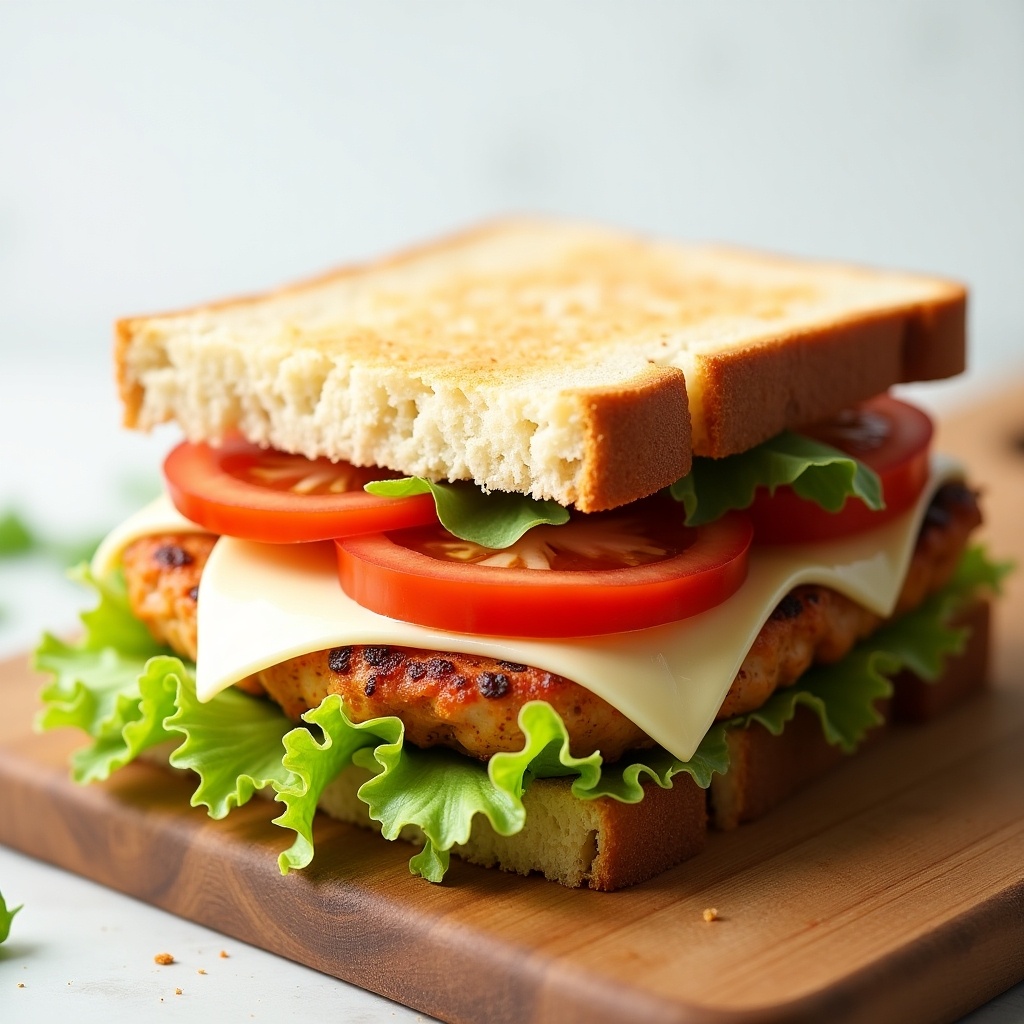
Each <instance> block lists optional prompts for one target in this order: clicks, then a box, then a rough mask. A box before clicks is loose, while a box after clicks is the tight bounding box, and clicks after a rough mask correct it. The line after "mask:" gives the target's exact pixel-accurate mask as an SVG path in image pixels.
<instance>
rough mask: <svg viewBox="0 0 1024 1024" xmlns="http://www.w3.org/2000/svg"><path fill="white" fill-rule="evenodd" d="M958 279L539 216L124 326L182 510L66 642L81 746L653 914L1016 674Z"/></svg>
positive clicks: (442, 856)
mask: <svg viewBox="0 0 1024 1024" xmlns="http://www.w3.org/2000/svg"><path fill="white" fill-rule="evenodd" d="M965 306H966V295H965V291H964V289H963V287H962V286H960V285H958V284H956V283H953V282H949V281H945V280H940V279H937V278H931V277H924V276H920V275H914V274H905V273H895V272H889V271H876V270H868V269H864V268H859V267H851V266H844V265H836V264H828V263H819V262H811V261H806V260H797V259H792V258H784V257H776V256H768V255H765V254H761V253H754V252H748V251H744V250H738V249H731V248H727V247H719V246H706V245H681V244H676V243H669V242H661V241H652V240H649V239H643V238H636V237H633V236H631V235H626V234H622V233H618V232H614V231H610V230H606V229H601V228H596V227H589V226H584V225H578V224H571V223H564V222H556V221H544V220H511V221H501V222H496V223H492V224H488V225H485V226H483V227H481V228H478V229H476V230H473V231H469V232H466V233H463V234H461V235H458V236H455V237H452V238H449V239H445V240H442V241H440V242H436V243H433V244H431V245H427V246H424V247H421V248H419V249H416V250H412V251H410V252H407V253H404V254H401V255H398V256H396V257H393V258H391V259H387V260H383V261H379V262H376V263H372V264H369V265H367V266H362V267H354V268H345V269H342V270H340V271H335V272H333V273H330V274H327V275H325V276H323V277H320V278H318V279H316V280H313V281H309V282H305V283H302V284H299V285H294V286H290V287H287V288H283V289H281V290H278V291H273V292H269V293H266V294H263V295H258V296H254V297H249V298H244V299H237V300H231V301H226V302H220V303H216V304H212V305H207V306H203V307H199V308H196V309H191V310H186V311H182V312H176V313H170V314H163V315H157V316H146V317H133V318H129V319H125V320H122V321H120V322H119V323H118V324H117V328H116V343H115V344H116V350H115V359H116V365H117V376H118V384H119V389H120V395H121V398H122V401H123V405H124V418H125V423H126V425H127V426H129V427H132V428H137V429H143V430H149V429H152V428H154V427H156V426H158V425H159V424H162V423H165V422H173V423H176V424H177V425H178V427H179V428H180V430H181V432H182V434H183V440H181V441H180V443H178V444H176V445H175V446H174V447H173V449H172V450H171V451H170V452H169V454H168V457H167V460H166V462H165V464H164V479H165V484H166V493H165V495H164V496H162V497H161V498H159V499H158V500H157V501H156V502H154V503H153V504H152V505H150V506H148V507H147V508H145V509H143V510H141V511H140V512H139V513H138V514H137V515H135V516H133V517H131V518H130V519H129V520H128V521H127V522H126V523H124V524H122V525H121V526H119V527H117V528H115V530H114V531H112V533H111V534H110V535H109V536H108V537H107V539H106V540H105V541H104V542H103V544H101V546H100V548H99V550H98V551H97V553H96V555H95V557H94V558H93V560H92V563H91V566H89V567H83V568H82V569H81V570H79V573H78V575H79V577H80V578H81V579H82V580H83V582H85V583H86V584H87V585H89V586H91V587H92V588H94V589H95V590H96V591H97V593H98V595H99V602H98V604H97V606H96V607H95V608H94V609H93V610H92V611H90V612H88V613H86V614H85V615H83V620H84V623H85V627H86V628H85V635H84V637H82V638H81V639H80V640H79V641H78V642H76V643H65V642H63V641H61V640H58V639H56V638H54V637H52V636H47V637H45V638H44V640H43V643H42V644H41V646H40V648H39V650H38V652H37V655H36V663H37V665H38V667H39V668H40V669H41V670H43V671H45V672H47V673H49V674H50V676H51V679H50V682H49V683H48V685H47V686H46V688H45V690H44V693H43V700H44V709H43V711H42V713H41V716H40V722H41V724H42V726H43V727H44V728H49V727H57V726H64V725H75V726H77V727H79V728H81V729H83V730H84V731H85V732H86V733H88V735H89V736H90V740H91V742H90V744H89V745H88V746H87V747H85V748H84V749H83V750H81V751H79V752H78V753H77V754H76V756H75V759H74V763H73V767H72V770H73V773H74V775H75V777H76V778H77V779H79V780H81V781H83V782H84V781H94V780H97V779H103V778H105V777H106V776H108V775H109V774H110V772H112V771H115V770H118V769H121V768H123V767H124V766H125V765H127V764H128V763H129V762H130V761H132V760H133V759H134V758H136V757H140V756H142V757H154V756H155V757H161V758H164V759H165V760H167V761H169V763H170V765H171V766H172V767H174V768H176V769H179V770H184V771H190V772H192V773H194V776H195V780H196V790H195V794H194V796H193V804H195V805H201V806H204V807H206V808H207V810H208V812H209V813H210V814H211V815H213V816H214V817H222V816H223V815H225V814H227V813H228V812H229V811H230V810H231V808H232V807H235V806H238V805H240V804H242V803H245V802H246V801H247V800H249V799H250V798H252V797H253V796H254V795H255V794H257V793H262V794H263V795H268V796H272V797H273V798H274V799H276V800H278V801H279V802H281V803H282V804H283V805H284V810H283V812H282V813H281V814H280V816H279V817H278V818H277V819H276V822H277V823H278V824H280V825H281V826H282V827H283V828H284V829H285V830H287V831H288V832H289V833H291V835H292V843H291V846H289V847H288V848H287V849H285V850H284V851H283V852H282V853H281V856H280V865H281V869H282V871H285V872H287V871H289V870H292V869H295V868H302V867H304V866H305V865H307V864H308V863H309V862H310V859H311V858H312V857H313V855H314V852H315V851H314V844H315V839H316V837H315V827H314V826H315V821H316V816H317V815H318V814H319V813H322V812H325V813H327V814H331V815H334V816H335V817H339V818H342V819H344V820H347V821H350V822H353V823H355V824H362V825H369V826H371V827H375V828H377V829H378V830H379V831H380V832H381V834H382V836H383V838H384V839H387V840H397V839H404V840H408V841H410V842H412V843H413V844H415V847H416V849H415V852H414V855H413V856H412V859H411V861H410V868H411V871H412V872H413V873H414V874H416V875H420V876H423V877H424V878H426V879H429V880H431V881H435V882H436V881H440V880H441V879H442V878H443V877H444V875H445V872H446V870H447V869H448V866H449V860H450V857H451V855H452V854H453V853H454V854H455V855H457V856H459V857H461V858H463V859H465V860H469V861H472V862H475V863H478V864H482V865H486V866H491V867H499V868H503V869H505V870H511V871H517V872H520V873H524V874H526V873H530V872H539V873H541V874H543V875H544V876H546V877H547V878H550V879H553V880H556V881H559V882H561V883H563V884H565V885H569V886H589V887H591V888H595V889H603V890H608V889H615V888H619V887H622V886H626V885H632V884H635V883H637V882H640V881H643V880H645V879H647V878H650V877H651V876H653V875H655V874H657V873H659V872H661V871H664V870H666V869H667V868H670V867H672V866H674V865H675V864H678V863H680V862H681V861H683V860H685V859H687V858H688V857H691V856H693V855H695V854H697V853H699V851H700V850H701V848H702V847H703V845H704V843H705V841H706V835H707V829H708V827H709V824H710V826H711V827H718V828H733V827H736V826H737V825H739V824H740V823H742V822H743V821H747V820H751V819H752V818H755V817H758V816H759V815H761V814H763V813H766V812H767V811H768V810H769V809H770V807H771V806H772V805H774V804H775V803H777V802H778V801H779V800H781V799H783V798H784V797H785V796H787V795H788V794H790V793H791V792H793V791H794V790H796V789H797V788H799V787H800V786H802V785H805V784H807V783H809V782H811V781H813V779H814V778H816V777H817V776H818V775H819V774H821V772H823V771H824V770H825V769H826V768H827V767H829V766H830V765H832V764H834V763H836V762H837V761H838V760H840V759H841V758H843V757H845V756H846V755H848V754H851V753H854V752H855V751H856V750H857V749H858V748H859V747H860V746H861V745H863V744H864V743H865V742H868V741H871V740H872V739H874V738H875V737H877V736H878V735H879V734H880V733H882V732H884V729H885V727H886V724H887V722H888V721H890V720H892V719H896V718H908V717H909V718H926V717H929V716H931V715H932V714H935V713H939V712H940V711H941V710H943V709H944V707H945V706H946V705H948V704H949V703H950V702H952V701H953V700H955V699H958V698H959V697H961V696H963V695H964V694H966V693H968V692H970V691H972V690H973V689H975V688H977V687H978V686H980V685H982V683H983V681H984V676H985V667H984V666H985V654H986V650H987V621H988V620H987V604H986V600H985V598H986V595H987V594H988V593H990V592H992V591H993V590H994V589H995V588H997V586H998V582H999V578H1000V575H1001V572H1002V571H1003V570H1002V569H1001V567H999V566H997V565H995V564H993V563H992V562H991V561H990V560H989V559H988V558H987V557H986V555H985V554H984V552H983V551H981V550H980V549H979V548H977V547H975V546H973V545H972V544H971V541H970V537H971V534H972V533H973V531H974V530H975V529H976V528H977V527H978V525H979V524H980V522H981V513H980V510H979V506H978V499H977V495H976V493H975V492H974V491H973V490H972V489H971V487H970V484H969V481H968V480H967V478H966V476H965V470H964V468H963V467H962V466H959V465H957V464H955V463H954V462H952V461H951V460H949V459H944V458H943V457H942V456H941V455H940V454H936V453H934V452H932V451H931V445H930V442H931V434H932V427H931V421H930V420H929V418H928V416H927V415H926V414H925V413H924V412H923V411H921V410H920V409H917V408H915V407H914V406H912V405H910V404H908V403H906V402H903V401H901V400H899V399H898V398H896V397H894V396H893V395H892V394H891V393H890V392H891V389H892V388H893V387H894V386H897V385H899V384H901V383H904V382H908V381H920V380H929V379H936V378H941V377H948V376H951V375H953V374H956V373H959V372H960V371H961V370H962V369H963V365H964V349H965Z"/></svg>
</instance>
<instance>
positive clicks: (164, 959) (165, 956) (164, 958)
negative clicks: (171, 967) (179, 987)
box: [153, 953, 174, 967]
mask: <svg viewBox="0 0 1024 1024" xmlns="http://www.w3.org/2000/svg"><path fill="white" fill-rule="evenodd" d="M153 963H155V964H160V965H161V966H163V967H166V966H167V965H168V964H173V963H174V957H173V956H172V955H171V954H170V953H157V955H156V956H155V957H153Z"/></svg>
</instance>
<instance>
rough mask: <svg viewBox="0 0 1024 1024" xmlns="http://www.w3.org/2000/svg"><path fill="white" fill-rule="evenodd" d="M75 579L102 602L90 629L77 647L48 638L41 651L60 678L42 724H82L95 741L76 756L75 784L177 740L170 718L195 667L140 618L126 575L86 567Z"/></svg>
mask: <svg viewBox="0 0 1024 1024" xmlns="http://www.w3.org/2000/svg"><path fill="white" fill-rule="evenodd" d="M71 575H72V577H73V578H75V579H77V580H78V581H79V582H81V583H83V584H84V585H86V586H87V587H90V588H91V589H93V590H94V591H96V593H97V595H98V596H99V601H98V603H97V605H96V607H95V608H93V609H92V610H90V611H87V612H84V613H83V614H82V616H81V619H82V623H83V625H84V626H85V632H84V634H83V636H82V638H81V639H80V640H79V641H78V642H77V643H74V644H68V643H65V642H64V641H63V640H59V639H58V638H56V637H54V636H52V635H50V634H46V635H44V637H43V639H42V642H41V643H40V645H39V647H38V648H37V649H36V653H35V659H34V665H35V667H36V668H37V669H38V670H40V671H42V672H48V673H49V674H50V675H51V677H52V679H51V681H50V683H49V684H48V685H47V686H46V687H45V688H44V690H43V693H42V700H43V710H42V711H41V712H40V715H39V717H38V718H37V727H38V728H40V729H56V728H59V727H61V726H74V727H76V728H78V729H81V730H82V731H83V732H85V733H86V734H87V735H88V736H90V737H91V738H92V739H93V741H94V742H93V744H92V746H90V747H87V748H85V749H84V750H81V751H78V752H77V753H76V754H75V755H74V757H73V759H72V775H73V777H74V778H75V780H76V781H78V782H90V781H93V780H95V779H104V778H107V776H109V774H110V773H111V772H112V771H115V770H116V769H117V768H120V767H122V766H123V765H125V764H127V763H128V762H129V761H130V760H132V759H133V758H134V757H135V756H136V755H137V754H138V753H139V752H140V751H141V750H144V749H145V748H146V747H150V746H154V745H155V744H157V743H162V742H164V741H165V740H167V739H170V738H171V736H170V734H169V733H168V732H167V731H166V730H165V729H164V728H163V719H164V717H165V716H166V715H168V714H170V713H171V712H173V710H174V707H175V701H176V691H177V686H178V681H179V679H180V678H181V677H182V676H186V675H190V672H191V670H190V669H189V668H188V667H187V666H185V665H184V664H183V663H182V662H181V660H180V659H179V658H176V657H173V656H171V655H169V654H167V653H166V648H163V647H161V646H160V645H159V644H157V643H155V642H154V640H153V639H152V637H151V636H150V635H149V631H148V630H147V629H146V627H145V626H144V625H143V624H142V623H141V622H139V621H138V619H136V618H135V617H134V616H133V615H132V613H131V609H130V607H129V605H128V598H127V595H126V593H125V589H124V583H123V581H122V580H121V579H120V578H119V577H116V576H115V577H111V578H110V579H105V580H102V581H100V580H97V579H95V578H94V577H93V576H92V574H91V573H90V572H89V570H88V568H86V567H84V566H80V567H79V568H78V569H75V570H73V572H72V574H71Z"/></svg>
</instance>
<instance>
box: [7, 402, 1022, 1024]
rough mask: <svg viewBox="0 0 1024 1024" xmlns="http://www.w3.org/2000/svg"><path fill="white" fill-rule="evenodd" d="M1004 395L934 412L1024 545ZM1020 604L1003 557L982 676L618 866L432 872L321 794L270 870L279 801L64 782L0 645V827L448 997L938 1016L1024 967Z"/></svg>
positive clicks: (316, 958) (299, 949)
mask: <svg viewBox="0 0 1024 1024" xmlns="http://www.w3.org/2000/svg"><path fill="white" fill-rule="evenodd" d="M1018 410H1024V389H1018V390H1016V391H1013V392H1008V393H1007V394H1006V395H1004V396H1002V397H1001V398H1000V399H998V400H994V401H991V402H989V403H987V404H986V405H985V407H984V408H982V409H980V410H976V411H972V412H970V413H968V414H965V415H964V416H963V417H962V418H961V419H960V420H959V421H958V422H956V423H954V424H951V425H949V426H948V427H947V428H946V429H944V430H943V431H942V434H943V436H944V439H945V447H946V448H947V449H953V450H955V451H956V452H957V453H958V454H961V455H963V456H964V457H966V458H968V459H969V460H970V462H971V463H972V466H973V467H975V469H974V470H972V479H978V480H979V481H980V482H981V483H982V485H983V486H984V487H985V490H986V496H985V504H986V507H987V509H988V525H987V527H986V529H987V531H988V533H989V535H990V538H991V542H992V546H993V547H994V548H995V550H997V551H998V552H999V553H1001V554H1009V555H1014V556H1015V557H1017V558H1019V559H1024V537H1022V531H1021V529H1020V526H1019V520H1020V510H1021V509H1022V508H1024V449H1019V448H1017V447H1016V446H1015V444H1014V442H1013V440H1012V439H1011V438H1012V437H1013V436H1015V435H1016V434H1017V433H1019V434H1021V435H1024V414H1019V413H1018ZM1022 612H1024V589H1022V581H1021V579H1020V574H1018V577H1017V578H1015V579H1014V580H1013V581H1012V582H1011V584H1010V587H1009V588H1008V593H1007V597H1006V600H1005V601H1004V602H1002V603H1001V605H1000V606H999V607H998V608H997V626H996V629H997V636H998V637H999V643H998V644H997V648H996V652H995V659H994V661H995V669H994V671H995V686H994V688H993V690H992V692H991V693H990V694H987V695H985V696H984V697H982V698H979V699H976V700H972V701H970V702H969V703H968V704H966V705H964V706H962V707H960V708H959V709H957V710H955V711H954V712H953V713H951V714H950V715H948V716H946V717H945V718H943V719H941V720H939V721H936V722H933V723H931V724H928V725H924V726H917V727H904V728H896V729H894V730H892V733H891V734H890V735H889V736H887V737H886V738H885V740H884V741H883V742H880V743H879V744H877V745H876V746H874V747H873V748H872V749H869V750H866V751H865V752H864V753H863V754H861V755H860V756H858V757H857V758H854V759H851V760H850V761H849V762H846V763H844V764H842V765H840V766H839V768H837V769H836V770H835V771H834V772H833V773H832V774H831V775H830V776H828V777H827V778H826V779H824V780H822V782H820V783H819V784H816V785H815V786H813V787H811V788H810V789H808V790H805V791H804V792H803V793H801V794H799V795H798V796H796V797H794V798H793V799H791V800H790V801H788V802H787V803H786V804H784V805H782V806H781V807H779V808H777V809H776V810H775V811H773V812H772V813H771V814H770V815H769V816H768V817H767V818H766V819H763V820H761V821H759V822H756V823H754V824H751V825H746V826H743V827H742V828H740V829H738V830H736V831H735V832H731V833H716V834H713V835H712V836H711V837H710V840H709V843H708V848H707V849H706V851H705V852H704V854H702V855H701V856H700V857H698V858H696V859H695V860H692V861H690V862H688V863H686V864H683V865H681V866H680V867H679V868H676V869H674V870H672V871H669V872H667V873H666V874H663V875H661V876H659V877H658V878H655V879H653V880H652V881H650V882H648V883H645V884H643V885H640V886H637V887H635V888H633V889H629V890H625V891H622V892H616V893H610V894H607V893H595V892H589V891H570V890H565V889H563V888H561V887H560V886H557V885H552V884H549V883H546V882H544V881H542V880H537V879H532V878H529V879H524V878H519V877H516V876H508V875H503V874H501V873H499V872H494V871H486V870H483V869H478V868H474V867H472V866H470V865H465V864H461V863H453V868H452V870H451V872H450V874H449V877H448V880H447V881H446V882H445V884H444V885H441V886H431V885H429V884H427V883H424V882H422V881H421V880H418V879H414V878H411V877H410V876H409V874H408V871H407V867H406V861H407V859H408V855H409V850H408V848H407V847H403V846H402V845H401V844H391V843H385V842H383V841H381V840H379V839H378V838H377V837H375V836H373V835H371V834H370V833H367V832H363V831H361V830H359V829H355V828H351V827H349V826H345V825H341V824H340V823H337V822H331V821H327V820H324V821H321V822H319V824H318V827H317V828H318V836H317V858H316V860H315V862H314V864H313V866H312V867H311V868H310V869H308V870H307V871H305V872H300V873H293V874H291V875H289V876H288V877H282V876H280V875H279V874H278V872H277V867H276V863H275V860H276V853H277V852H278V850H279V849H280V848H281V847H282V846H284V845H286V843H287V840H286V839H285V838H284V836H283V833H281V832H280V830H278V829H277V828H276V827H274V826H272V825H271V824H270V818H272V817H273V816H274V815H275V813H276V809H275V807H274V806H273V805H269V804H265V803H263V802H262V801H254V802H253V803H252V804H250V805H248V806H246V807H244V808H242V809H240V810H239V811H237V812H235V813H233V814H232V816H231V817H230V818H228V819H226V820H225V821H223V822H214V821H211V820H210V819H208V818H207V817H206V816H205V814H204V813H203V812H201V811H199V810H193V809H190V808H189V807H188V794H189V786H188V784H187V782H186V781H185V780H184V779H181V778H178V777H176V776H175V775H173V774H171V773H169V772H166V771H164V770H162V769H159V768H157V767H154V766H151V765H146V764H137V765H132V766H130V768H129V769H126V770H125V771H123V772H121V773H119V774H118V775H117V776H115V778H114V779H112V780H111V781H110V782H109V783H107V784H103V785H95V786H90V787H85V788H82V787H77V786H74V785H72V784H71V783H70V782H69V781H68V778H67V769H66V762H67V756H68V753H69V751H70V750H71V749H73V747H74V746H75V745H76V743H77V742H78V740H77V738H76V737H75V736H74V735H73V734H67V733H51V734H47V735H43V736H37V735H34V734H33V733H32V731H31V728H30V721H31V718H32V714H33V710H34V703H35V690H36V689H37V685H38V683H37V681H36V680H34V679H33V678H32V676H31V673H30V672H29V670H28V669H27V667H26V666H25V665H24V662H23V660H16V661H13V662H8V663H6V664H5V665H3V666H0V691H2V693H3V698H4V707H5V714H4V716H3V718H2V720H0V841H2V842H4V843H6V844H7V845H9V846H11V847H13V848H15V849H19V850H22V851H24V852H26V853H28V854H30V855H32V856H35V857H38V858H41V859H43V860H47V861H50V862H52V863H54V864H57V865H59V866H61V867H64V868H66V869H68V870H71V871H75V872H77V873H79V874H82V875H84V876H85V877H88V878H91V879H94V880H96V881H99V882H101V883H102V884H104V885H107V886H110V887H111V888H114V889H118V890H120V891H122V892H126V893H129V894H130V895H133V896H136V897H138V898H140V899H143V900H146V901H147V902H150V903H153V904H155V905H157V906H160V907H163V908H165V909H167V910H170V911H172V912H174V913H177V914H180V915H182V916H185V917H188V918H190V919H192V920H195V921H198V922H201V923H202V924H205V925H208V926H210V927H213V928H216V929H218V930H220V931H221V932H224V933H226V934H229V935H232V936H235V937H238V938H240V939H243V940H245V941H248V942H252V943H254V944H256V945H258V946H261V947H263V948H265V949H269V950H271V951H273V952H276V953H279V954H281V955H282V956H286V957H289V958H291V959H293V960H297V961H300V962H302V963H305V964H308V965H310V966H312V967H315V968H317V969H319V970H321V971H324V972H326V973H328V974H332V975H334V976H336V977H339V978H344V979H346V980H348V981H352V982H354V983H356V984H358V985H361V986H363V987H365V988H368V989H371V990H373V991H375V992H379V993H381V994H382V995H385V996H388V997H390V998H392V999H396V1000H399V1001H401V1002H403V1003H407V1004H408V1005H410V1006H413V1007H416V1008H418V1009H421V1010H423V1011H425V1012H427V1013H431V1014H434V1015H435V1016H438V1017H441V1018H443V1019H445V1020H450V1021H454V1022H470V1021H482V1020H487V1021H495V1022H508V1024H511V1022H522V1021H529V1022H540V1021H555V1020H557V1021H558V1022H559V1024H573V1022H576V1021H579V1022H583V1021H587V1022H598V1024H600V1022H612V1021H622V1020H649V1021H655V1022H679V1024H682V1022H714V1024H724V1022H735V1024H752V1022H761V1021H770V1020H792V1021H821V1020H829V1021H837V1022H841V1021H871V1022H881V1021H899V1022H908V1021H911V1022H912V1021H942V1020H953V1019H955V1018H956V1017H957V1016H959V1015H961V1014H962V1013H964V1012H966V1011H967V1010H968V1009H970V1008H971V1007H973V1006H975V1005H977V1004H979V1003H981V1002H983V1001H985V1000H986V999H989V998H991V996H993V995H995V994H996V993H998V992H1000V991H1002V990H1003V989H1005V988H1007V987H1008V986H1009V985H1011V984H1013V983H1015V982H1016V981H1018V980H1020V979H1021V977H1024V773H1022V772H1021V771H1020V758H1021V754H1020V752H1021V750H1022V749H1024V670H1022V669H1021V668H1020V666H1021V664H1022V655H1024V635H1022V631H1021V630H1020V628H1019V624H1020V623H1021V622H1022ZM710 906H713V907H716V908H717V909H718V911H719V914H720V920H718V921H715V922H713V923H710V924H709V923H707V922H705V921H704V920H703V917H702V911H703V910H704V908H705V907H710Z"/></svg>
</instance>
